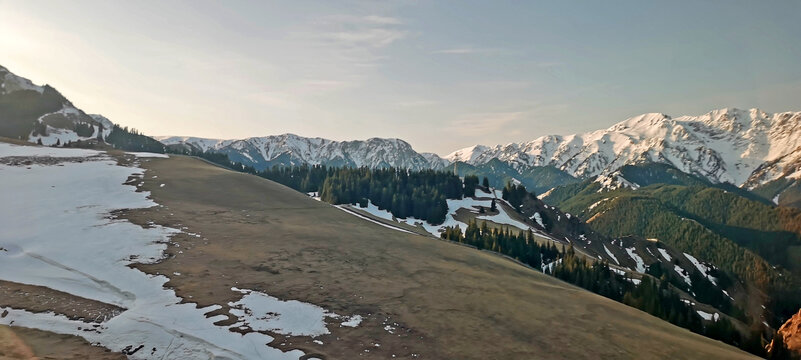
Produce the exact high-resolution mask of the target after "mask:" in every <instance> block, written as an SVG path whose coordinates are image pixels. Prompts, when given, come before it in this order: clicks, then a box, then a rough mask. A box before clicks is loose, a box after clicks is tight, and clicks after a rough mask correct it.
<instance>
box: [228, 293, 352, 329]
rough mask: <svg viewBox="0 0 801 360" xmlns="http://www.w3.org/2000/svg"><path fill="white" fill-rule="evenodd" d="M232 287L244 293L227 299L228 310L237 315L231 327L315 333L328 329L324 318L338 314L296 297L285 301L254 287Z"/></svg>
mask: <svg viewBox="0 0 801 360" xmlns="http://www.w3.org/2000/svg"><path fill="white" fill-rule="evenodd" d="M231 290H233V291H237V292H240V293H242V294H244V296H242V298H241V299H239V301H235V302H230V303H228V305H230V306H231V311H230V312H231V314H232V315H234V316H236V317H237V318H239V322H237V323H236V324H234V325H232V326H231V327H232V328H236V327H240V326H248V327H250V328H251V329H253V330H256V331H271V332H275V333H278V334H284V335H293V336H312V337H314V336H319V335H325V334H329V333H330V332H329V331H328V328H327V327H326V323H325V319H326V318H336V319H338V318H340V316H339V315H337V314H334V313H332V312H329V311H327V310H325V309H323V308H321V307H319V306H317V305H312V304H308V303H304V302H300V301H297V300H288V301H284V300H280V299H278V298H275V297H272V296H270V295H267V294H264V293H261V292H258V291H253V290H247V289H237V288H235V287H234V288H231Z"/></svg>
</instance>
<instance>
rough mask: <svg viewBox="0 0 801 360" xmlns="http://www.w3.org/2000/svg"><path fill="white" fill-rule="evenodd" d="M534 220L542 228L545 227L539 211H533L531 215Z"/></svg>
mask: <svg viewBox="0 0 801 360" xmlns="http://www.w3.org/2000/svg"><path fill="white" fill-rule="evenodd" d="M531 218H532V219H534V221H536V222H537V224H539V225H540V226H541V227H542V228H543V229H545V225H544V224H543V223H542V215H540V213H539V212H535V213H534V215H532V216H531Z"/></svg>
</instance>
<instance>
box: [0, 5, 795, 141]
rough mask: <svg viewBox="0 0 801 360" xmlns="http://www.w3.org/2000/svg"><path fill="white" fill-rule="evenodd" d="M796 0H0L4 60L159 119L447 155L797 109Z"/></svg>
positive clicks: (191, 129) (40, 79)
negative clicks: (641, 118)
mask: <svg viewBox="0 0 801 360" xmlns="http://www.w3.org/2000/svg"><path fill="white" fill-rule="evenodd" d="M799 14H801V1H730V0H726V1H701V2H698V1H686V2H684V1H661V2H656V1H654V2H650V1H648V2H644V1H587V2H578V1H549V2H534V1H509V2H503V1H475V2H474V1H424V0H420V1H411V0H410V1H397V2H385V1H381V2H365V1H343V2H333V1H297V0H293V1H284V2H269V3H268V2H265V1H258V2H256V1H253V2H244V1H219V2H205V1H139V0H137V1H107V0H98V1H80V0H78V1H75V0H73V1H36V0H21V1H7V0H0V65H4V66H6V67H8V68H9V70H11V71H13V72H15V73H17V74H19V75H21V76H25V77H28V78H30V79H31V80H33V81H34V82H36V83H49V84H50V85H52V86H54V87H55V88H57V89H58V90H59V91H61V92H62V93H63V94H64V95H65V96H66V97H67V98H69V99H71V100H72V101H73V102H74V103H75V104H76V105H77V106H78V107H80V108H82V109H83V110H85V111H87V112H89V113H100V114H103V115H105V116H107V117H108V118H110V119H111V120H112V121H114V122H116V123H119V124H122V125H128V126H131V127H135V128H137V129H139V130H142V131H144V132H145V133H146V134H149V135H192V136H201V137H214V138H243V137H250V136H262V135H273V134H281V133H286V132H291V133H296V134H298V135H303V136H319V137H325V138H330V139H335V140H350V139H365V138H369V137H375V136H377V137H398V138H402V139H404V140H406V141H408V142H410V143H411V144H412V146H413V147H414V148H415V149H416V150H418V151H433V152H437V153H440V154H447V153H449V152H451V151H453V150H456V149H458V148H462V147H466V146H470V145H473V144H476V143H481V144H486V145H494V144H498V143H508V142H512V141H525V140H531V139H534V138H536V137H539V136H541V135H546V134H569V133H574V132H581V131H588V130H594V129H598V128H606V127H608V126H610V125H611V124H613V123H616V122H619V121H622V120H624V119H625V118H627V117H630V116H633V115H637V114H640V113H645V112H663V113H666V114H670V115H674V116H678V115H685V114H701V113H705V112H707V111H709V110H712V109H715V108H722V107H738V108H751V107H759V108H761V109H763V110H765V111H768V112H778V111H789V110H801V21H799V20H798V15H799Z"/></svg>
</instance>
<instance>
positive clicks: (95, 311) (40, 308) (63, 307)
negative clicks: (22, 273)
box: [0, 280, 125, 324]
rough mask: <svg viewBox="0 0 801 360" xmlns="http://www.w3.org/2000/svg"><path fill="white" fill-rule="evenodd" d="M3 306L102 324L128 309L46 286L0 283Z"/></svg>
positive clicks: (1, 303) (1, 304)
mask: <svg viewBox="0 0 801 360" xmlns="http://www.w3.org/2000/svg"><path fill="white" fill-rule="evenodd" d="M0 307H10V308H12V309H24V310H27V311H30V312H33V313H40V312H53V313H55V314H59V315H64V316H66V317H68V318H70V319H72V320H79V321H83V322H87V323H94V324H100V323H102V322H105V321H107V320H108V319H111V318H113V317H115V316H117V315H119V314H120V313H122V312H123V311H125V309H123V308H121V307H118V306H115V305H111V304H106V303H103V302H100V301H95V300H91V299H86V298H82V297H79V296H75V295H71V294H68V293H65V292H61V291H58V290H53V289H50V288H47V287H44V286H36V285H27V284H20V283H16V282H11V281H4V280H0Z"/></svg>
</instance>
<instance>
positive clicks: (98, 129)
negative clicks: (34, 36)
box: [0, 66, 114, 145]
mask: <svg viewBox="0 0 801 360" xmlns="http://www.w3.org/2000/svg"><path fill="white" fill-rule="evenodd" d="M0 100H3V101H0V102H2V104H0V120H2V121H0V135H3V136H7V137H13V138H20V139H27V140H28V141H31V142H41V143H42V144H44V145H53V144H56V143H60V144H66V143H67V142H69V141H78V140H89V139H96V138H105V137H106V136H108V134H109V133H110V132H111V129H112V128H113V126H114V125H113V124H112V123H111V121H109V120H108V119H106V118H105V117H103V116H100V115H90V114H86V113H84V112H83V111H82V110H81V109H78V108H77V107H75V106H74V105H73V104H72V103H71V102H70V101H69V100H67V99H66V98H65V97H64V96H62V95H61V94H60V93H59V92H58V91H56V90H55V89H54V88H52V87H50V86H48V85H43V86H39V85H36V84H34V83H33V82H31V81H30V80H28V79H26V78H24V77H21V76H18V75H15V74H14V73H12V72H11V71H9V70H8V69H6V68H5V67H2V66H0Z"/></svg>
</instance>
